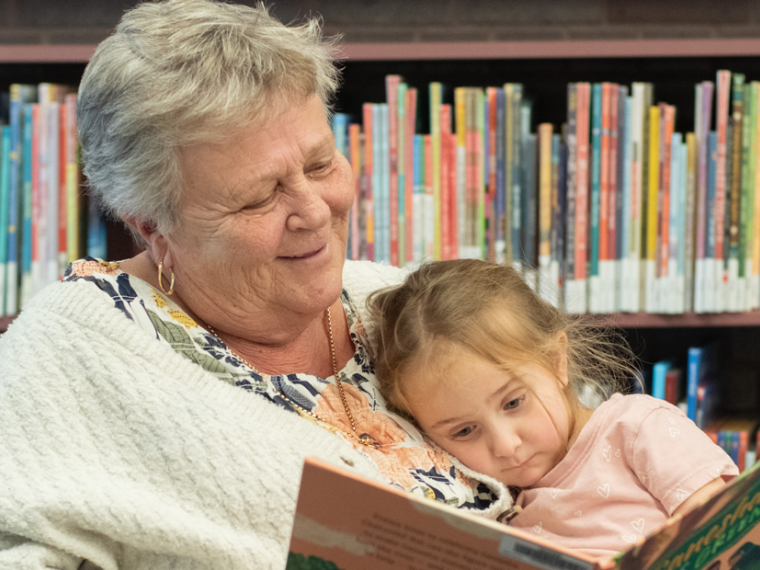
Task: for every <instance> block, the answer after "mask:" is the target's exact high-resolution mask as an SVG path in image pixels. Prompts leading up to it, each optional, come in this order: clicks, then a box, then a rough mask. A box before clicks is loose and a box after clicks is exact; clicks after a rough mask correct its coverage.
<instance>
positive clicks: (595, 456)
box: [509, 394, 739, 556]
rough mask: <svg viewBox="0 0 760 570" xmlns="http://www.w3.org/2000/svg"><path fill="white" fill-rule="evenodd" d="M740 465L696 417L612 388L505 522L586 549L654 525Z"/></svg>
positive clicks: (616, 544) (611, 544) (603, 547)
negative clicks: (566, 449) (703, 430)
mask: <svg viewBox="0 0 760 570" xmlns="http://www.w3.org/2000/svg"><path fill="white" fill-rule="evenodd" d="M738 473H739V470H738V469H737V467H736V466H735V465H734V463H733V461H731V458H730V457H729V456H728V455H727V454H726V452H724V451H723V450H722V449H721V448H719V447H718V446H717V445H715V444H714V443H713V442H712V441H711V440H710V438H709V437H707V436H706V435H705V434H704V432H702V430H700V429H699V428H698V427H697V426H696V425H695V424H694V422H692V421H691V420H690V419H688V418H687V417H686V415H685V414H684V413H683V412H682V411H681V410H679V409H678V408H676V407H675V406H672V405H671V404H668V403H667V402H664V401H662V400H658V399H655V398H652V397H651V396H641V395H630V396H623V395H622V394H615V395H613V396H612V397H611V398H610V399H609V400H608V401H606V402H604V403H603V404H602V405H600V406H599V408H597V409H596V411H594V413H593V415H592V416H591V419H589V421H588V423H587V424H586V425H585V426H584V427H583V429H582V430H581V433H580V435H579V436H578V439H577V440H576V442H575V444H574V445H573V446H572V448H570V451H569V452H568V453H567V455H566V456H565V458H564V459H563V460H562V461H560V463H559V464H558V465H557V466H556V467H555V468H554V469H552V470H551V471H550V472H549V473H547V474H546V475H545V476H544V477H543V478H542V479H541V480H540V481H539V482H538V483H536V485H535V486H534V487H533V488H531V489H526V490H523V491H522V492H521V493H520V495H519V496H518V497H517V501H516V504H517V505H518V506H520V507H521V508H522V512H521V513H520V514H518V515H517V516H516V517H515V518H513V519H512V520H511V521H510V523H509V524H510V526H513V527H517V528H521V529H523V530H525V531H527V532H532V533H535V534H537V535H540V536H541V537H542V538H545V539H548V540H551V541H554V542H558V543H560V544H562V545H563V546H565V547H567V548H570V549H574V550H579V551H582V552H585V553H587V554H590V555H591V556H603V555H608V554H613V553H616V552H619V551H621V550H623V549H624V548H626V547H627V546H629V545H630V544H631V543H633V542H634V541H636V540H638V539H640V538H641V537H642V536H645V535H647V534H649V533H650V532H651V531H653V530H654V529H656V528H657V527H658V526H660V525H661V524H662V523H664V522H665V520H666V519H667V518H668V517H669V516H670V515H671V514H672V513H673V511H674V510H675V509H676V508H677V507H678V505H680V504H681V503H682V502H683V501H684V500H685V499H686V498H687V497H689V496H690V495H691V494H692V493H694V492H695V491H697V490H698V489H700V488H701V487H703V486H704V485H706V484H707V483H709V482H710V481H712V480H713V479H715V478H717V477H719V476H722V477H724V479H730V478H733V477H734V476H736V475H738Z"/></svg>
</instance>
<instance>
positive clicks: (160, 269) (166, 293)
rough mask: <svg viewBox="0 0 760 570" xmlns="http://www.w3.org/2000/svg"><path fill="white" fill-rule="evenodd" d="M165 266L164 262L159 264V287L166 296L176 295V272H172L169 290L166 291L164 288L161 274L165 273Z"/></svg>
mask: <svg viewBox="0 0 760 570" xmlns="http://www.w3.org/2000/svg"><path fill="white" fill-rule="evenodd" d="M163 269H164V264H163V262H161V263H159V264H158V286H159V287H160V288H161V291H163V292H164V295H171V294H172V293H174V271H172V282H171V283H169V290H168V291H164V286H163V285H162V284H161V274H162V273H163Z"/></svg>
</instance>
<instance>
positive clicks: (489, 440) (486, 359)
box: [369, 260, 738, 556]
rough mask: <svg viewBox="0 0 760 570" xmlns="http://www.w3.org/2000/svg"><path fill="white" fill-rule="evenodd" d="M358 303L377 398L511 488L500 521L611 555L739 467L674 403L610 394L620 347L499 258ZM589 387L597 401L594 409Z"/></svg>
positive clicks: (628, 368) (626, 370) (411, 281)
mask: <svg viewBox="0 0 760 570" xmlns="http://www.w3.org/2000/svg"><path fill="white" fill-rule="evenodd" d="M369 303H370V307H371V309H372V311H373V313H374V315H375V316H376V317H377V318H378V323H379V324H378V330H377V336H378V339H377V340H378V343H379V344H378V346H379V352H380V354H379V355H378V358H377V359H376V360H375V363H376V367H377V374H378V377H379V379H380V382H381V386H382V390H383V392H384V394H385V397H386V398H387V400H388V401H389V403H390V404H391V405H392V406H395V407H396V408H398V409H399V410H400V411H401V412H403V413H406V414H407V415H408V416H409V417H411V418H413V419H414V420H415V421H416V422H417V423H418V424H419V426H420V427H421V428H422V429H423V430H424V431H425V432H426V434H427V435H428V436H429V438H430V439H432V440H433V441H434V442H435V443H437V444H438V445H440V446H441V447H442V448H444V449H445V450H446V451H448V452H449V453H451V454H452V455H453V456H455V457H456V458H457V459H459V460H460V461H461V462H462V463H464V464H465V465H467V466H468V467H470V468H471V469H473V470H475V471H478V472H481V473H483V474H485V475H489V476H491V477H493V478H494V479H497V480H498V481H501V482H502V483H504V484H505V485H507V486H509V487H511V488H512V489H513V491H514V492H515V494H516V499H515V504H516V506H517V507H519V509H516V510H517V511H519V512H518V514H517V515H516V516H515V517H514V518H513V519H512V520H511V521H510V523H509V524H510V525H511V526H514V527H518V528H521V529H523V530H525V531H527V532H531V533H535V534H537V535H540V536H541V537H542V538H546V539H549V540H552V541H555V542H559V543H561V544H563V545H564V546H566V547H568V548H572V549H577V550H580V551H583V552H586V553H587V554H591V555H593V556H602V555H607V554H612V553H615V552H618V551H620V550H622V549H624V548H625V547H626V546H628V544H629V543H632V542H635V541H636V540H638V539H640V538H641V537H642V536H644V535H646V534H648V533H649V532H650V531H652V530H654V529H655V528H656V527H658V526H659V525H660V524H662V523H663V522H665V521H666V519H667V518H668V517H670V516H673V515H675V514H678V513H682V512H684V511H686V510H688V509H689V508H691V507H693V506H694V505H696V504H698V503H699V502H701V501H703V500H704V499H705V498H707V497H708V496H709V495H711V494H712V493H713V492H714V491H715V490H717V489H719V488H720V487H722V486H723V485H724V484H725V481H726V480H728V479H730V478H733V477H734V476H736V475H737V474H738V470H737V468H736V466H735V465H734V464H733V462H732V461H731V459H730V458H729V457H728V455H727V454H726V453H725V452H724V451H723V450H722V449H720V448H719V447H718V446H716V445H715V444H713V443H712V441H711V440H710V439H709V438H708V437H707V436H706V435H705V434H704V433H703V432H702V431H701V430H700V429H698V428H697V427H696V426H695V425H694V423H693V422H692V421H691V420H689V419H688V418H687V417H686V416H685V415H684V414H683V413H682V412H681V411H680V410H679V409H678V408H676V407H675V406H672V405H670V404H668V403H666V402H664V401H661V400H657V399H654V398H652V397H650V396H642V395H628V396H624V395H622V394H620V393H616V392H618V390H619V389H620V388H622V387H624V386H625V383H626V382H627V381H629V379H630V377H631V375H632V372H633V359H632V358H631V356H632V355H631V352H630V349H629V348H628V347H627V344H626V343H625V342H624V341H622V340H621V339H618V338H617V337H616V336H615V335H614V333H612V332H611V331H605V330H604V329H600V328H598V327H595V326H593V325H589V324H586V322H585V320H584V319H582V318H577V317H568V316H567V315H564V314H563V313H561V312H559V311H557V310H556V309H555V308H553V307H552V306H551V305H549V304H548V303H546V302H544V301H542V300H541V299H540V298H539V297H538V296H537V295H536V294H535V293H533V291H532V290H531V289H530V288H528V286H527V285H526V284H525V283H524V282H523V280H522V279H521V277H520V276H519V274H517V273H516V272H515V271H514V270H513V269H512V268H510V267H506V266H503V265H493V264H488V263H485V262H481V261H475V260H456V261H441V262H432V263H428V264H425V265H423V266H422V267H421V268H420V269H419V270H417V271H416V272H414V273H412V274H410V275H409V276H408V277H407V279H406V281H405V282H404V283H403V284H402V285H400V286H398V287H395V288H392V289H389V290H385V291H381V292H379V293H376V294H375V295H373V297H372V298H371V299H370V301H369ZM595 394H599V395H601V396H602V397H603V398H605V399H606V400H605V401H604V402H603V403H601V405H599V406H598V407H597V408H596V409H593V408H592V407H591V404H590V403H589V402H590V400H591V399H593V398H589V397H588V396H589V395H591V396H594V395H595Z"/></svg>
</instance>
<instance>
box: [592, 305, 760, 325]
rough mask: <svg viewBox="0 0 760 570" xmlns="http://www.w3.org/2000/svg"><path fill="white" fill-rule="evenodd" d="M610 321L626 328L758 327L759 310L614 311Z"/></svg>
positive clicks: (759, 319)
mask: <svg viewBox="0 0 760 570" xmlns="http://www.w3.org/2000/svg"><path fill="white" fill-rule="evenodd" d="M607 317H608V318H609V320H610V322H612V323H613V324H615V325H617V326H618V327H621V328H626V329H633V328H635V329H647V328H709V327H760V310H756V311H748V312H745V313H683V314H680V315H659V314H650V313H616V314H613V315H607Z"/></svg>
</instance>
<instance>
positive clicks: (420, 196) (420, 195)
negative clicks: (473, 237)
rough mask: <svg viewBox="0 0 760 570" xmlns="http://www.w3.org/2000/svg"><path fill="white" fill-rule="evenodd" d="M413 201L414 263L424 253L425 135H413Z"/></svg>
mask: <svg viewBox="0 0 760 570" xmlns="http://www.w3.org/2000/svg"><path fill="white" fill-rule="evenodd" d="M414 157H415V158H414V201H413V205H412V211H413V212H414V214H413V220H414V223H413V226H414V235H413V237H412V241H413V244H414V254H413V256H412V259H413V261H414V264H415V265H419V264H420V263H422V261H423V259H424V255H425V234H424V227H425V137H424V136H423V135H415V136H414Z"/></svg>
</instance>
